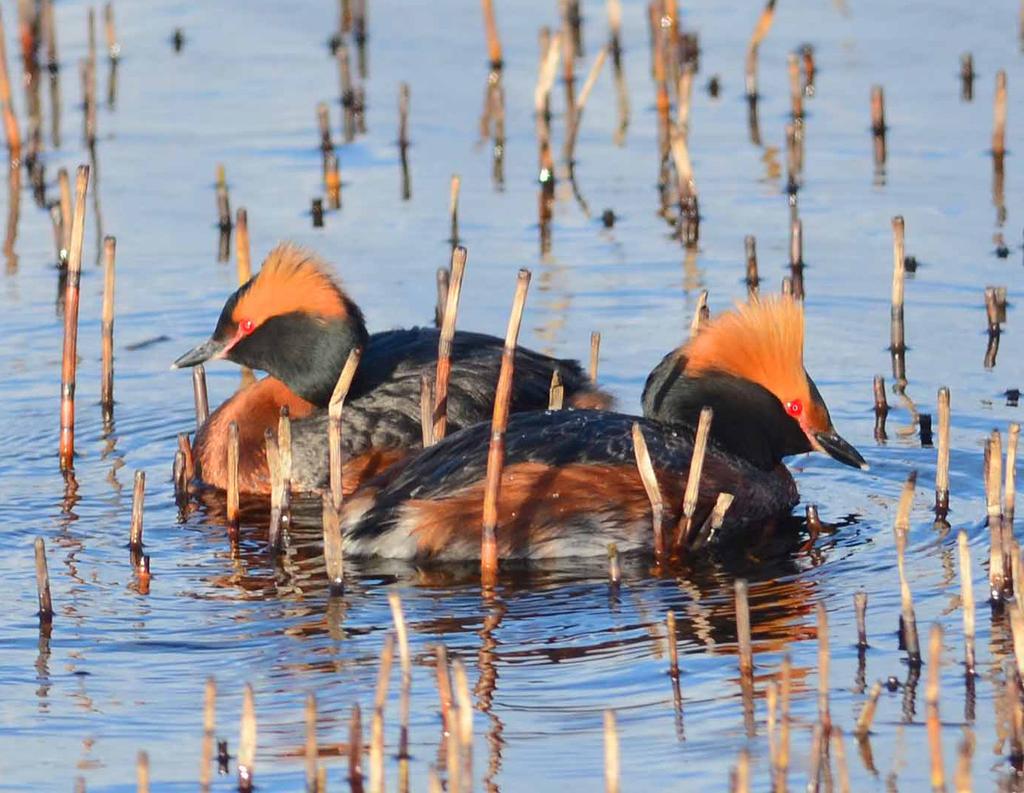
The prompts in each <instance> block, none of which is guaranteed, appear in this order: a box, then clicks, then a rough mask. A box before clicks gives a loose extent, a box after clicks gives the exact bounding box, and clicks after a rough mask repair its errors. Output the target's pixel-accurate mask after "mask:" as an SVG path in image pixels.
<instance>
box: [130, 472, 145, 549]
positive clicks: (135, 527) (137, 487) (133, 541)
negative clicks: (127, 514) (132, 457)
mask: <svg viewBox="0 0 1024 793" xmlns="http://www.w3.org/2000/svg"><path fill="white" fill-rule="evenodd" d="M145 501H146V472H145V471H136V472H135V482H134V486H133V487H132V522H131V528H130V530H129V534H128V547H129V548H130V549H131V550H132V551H135V552H136V553H137V552H139V551H141V550H142V513H143V509H144V507H145Z"/></svg>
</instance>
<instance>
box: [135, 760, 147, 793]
mask: <svg viewBox="0 0 1024 793" xmlns="http://www.w3.org/2000/svg"><path fill="white" fill-rule="evenodd" d="M135 790H136V793H149V755H148V754H147V753H146V752H142V751H140V752H139V754H138V756H137V758H136V760H135Z"/></svg>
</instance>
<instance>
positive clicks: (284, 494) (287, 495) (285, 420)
mask: <svg viewBox="0 0 1024 793" xmlns="http://www.w3.org/2000/svg"><path fill="white" fill-rule="evenodd" d="M329 415H330V414H329V413H328V416H329ZM277 455H278V463H279V465H280V471H281V475H280V478H279V480H278V485H279V488H280V492H279V495H278V503H279V504H280V510H281V512H280V514H281V517H280V520H279V521H278V522H277V523H276V524H274V523H273V522H272V523H271V525H270V532H269V534H270V536H269V540H270V550H271V551H272V552H274V553H276V552H278V551H280V550H281V548H282V546H283V545H284V542H285V539H286V534H287V530H288V529H289V528H290V527H291V520H292V419H291V413H290V411H289V410H288V408H287V406H283V407H282V408H281V411H280V414H279V416H278V419H277ZM275 528H276V529H277V530H276V531H275Z"/></svg>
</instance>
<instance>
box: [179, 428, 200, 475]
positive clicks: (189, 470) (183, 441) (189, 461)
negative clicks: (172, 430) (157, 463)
mask: <svg viewBox="0 0 1024 793" xmlns="http://www.w3.org/2000/svg"><path fill="white" fill-rule="evenodd" d="M178 450H179V451H180V452H181V453H182V455H183V456H184V458H185V481H186V483H188V482H191V481H192V479H193V477H195V475H196V468H195V459H194V458H193V457H192V444H191V443H190V442H189V439H188V433H187V432H179V433H178Z"/></svg>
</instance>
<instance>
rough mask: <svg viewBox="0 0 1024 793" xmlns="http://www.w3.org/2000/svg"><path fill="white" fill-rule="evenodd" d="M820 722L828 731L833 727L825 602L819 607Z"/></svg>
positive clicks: (819, 604)
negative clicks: (830, 706)
mask: <svg viewBox="0 0 1024 793" xmlns="http://www.w3.org/2000/svg"><path fill="white" fill-rule="evenodd" d="M817 611H818V722H819V723H820V724H821V726H822V729H824V730H825V732H826V733H828V731H829V730H830V729H832V716H831V714H830V713H829V707H828V670H829V663H830V661H831V654H830V652H829V644H828V612H827V611H826V610H825V604H824V603H821V602H819V603H818V607H817Z"/></svg>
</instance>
